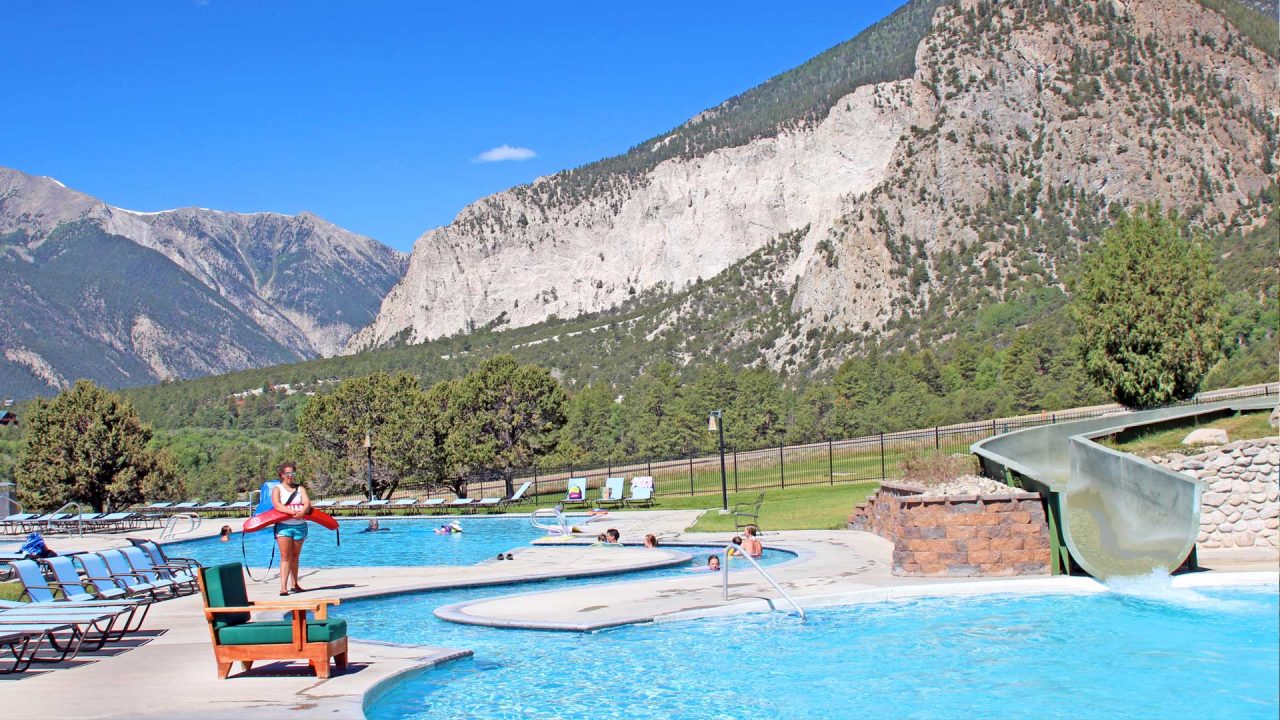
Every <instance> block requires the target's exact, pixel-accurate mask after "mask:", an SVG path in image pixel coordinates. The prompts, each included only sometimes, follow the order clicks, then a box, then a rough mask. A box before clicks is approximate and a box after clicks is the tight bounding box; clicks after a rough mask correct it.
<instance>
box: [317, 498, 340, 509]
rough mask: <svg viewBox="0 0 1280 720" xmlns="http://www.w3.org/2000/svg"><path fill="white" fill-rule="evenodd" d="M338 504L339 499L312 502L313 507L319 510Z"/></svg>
mask: <svg viewBox="0 0 1280 720" xmlns="http://www.w3.org/2000/svg"><path fill="white" fill-rule="evenodd" d="M337 504H338V501H337V500H320V501H318V502H313V503H311V507H313V508H316V509H317V510H328V509H329V508H331V507H333V506H334V505H337Z"/></svg>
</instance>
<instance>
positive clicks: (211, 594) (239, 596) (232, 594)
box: [200, 563, 249, 630]
mask: <svg viewBox="0 0 1280 720" xmlns="http://www.w3.org/2000/svg"><path fill="white" fill-rule="evenodd" d="M200 572H201V573H202V574H203V575H204V591H205V598H204V602H205V606H206V607H211V608H220V607H248V605H249V593H248V592H247V591H246V590H245V587H244V568H243V567H242V566H241V565H240V563H227V564H226V565H215V566H213V567H207V568H201V570H200ZM246 622H249V613H247V612H245V613H219V614H218V615H217V616H216V617H215V618H214V621H213V627H214V629H215V630H221V629H222V628H225V627H229V626H232V625H239V624H241V623H246Z"/></svg>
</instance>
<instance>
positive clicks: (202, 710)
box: [0, 511, 1277, 720]
mask: <svg viewBox="0 0 1280 720" xmlns="http://www.w3.org/2000/svg"><path fill="white" fill-rule="evenodd" d="M697 514H698V512H697V511H652V512H629V513H617V514H616V515H612V516H611V518H610V521H609V522H608V523H607V526H608V527H616V528H618V529H619V530H620V531H621V532H622V536H623V539H624V541H627V542H638V541H640V540H641V539H642V538H643V536H644V534H645V533H647V532H653V533H656V534H660V535H663V536H664V537H667V538H671V542H675V541H679V542H690V543H712V542H714V543H717V544H721V543H727V542H728V539H729V537H730V535H729V534H727V533H714V534H692V533H685V534H682V535H679V536H678V537H676V534H677V533H679V530H680V529H681V528H684V527H687V526H689V525H690V524H692V522H693V520H694V518H695V517H696V516H697ZM380 520H382V518H380ZM221 524H222V523H220V522H217V521H214V522H213V523H210V524H208V525H206V526H203V527H202V528H201V530H202V531H203V532H202V533H200V534H201V535H211V534H216V533H217V528H218V527H219V526H220V525H221ZM595 527H596V525H595V524H593V525H592V529H593V530H594V529H595ZM603 527H604V526H603V525H602V526H601V529H603ZM148 534H150V535H155V534H156V533H137V534H134V535H132V536H135V537H136V536H140V535H148ZM190 537H192V536H184V537H183V538H182V539H189V538H190ZM763 540H764V542H765V545H766V547H777V548H782V549H787V550H791V551H793V552H796V553H797V554H798V557H797V558H796V559H795V560H792V561H789V562H785V563H781V564H778V565H774V566H771V567H770V568H768V570H769V572H770V574H772V575H773V576H774V577H775V578H777V580H778V581H779V583H781V584H782V585H783V587H785V588H786V589H787V590H788V592H790V593H791V594H792V595H793V596H795V597H796V598H797V599H798V600H799V601H800V602H801V604H802V605H804V606H805V607H818V606H822V605H829V604H836V603H844V602H853V601H859V600H861V601H875V600H883V599H888V598H892V597H904V596H914V595H932V594H955V593H964V594H971V593H975V592H1028V591H1030V592H1073V591H1080V592H1089V591H1097V588H1099V587H1100V586H1099V585H1098V583H1096V582H1094V581H1092V580H1088V579H1086V578H1065V577H1059V578H1049V577H1043V578H1030V579H1009V578H985V579H928V578H898V577H894V576H892V575H891V574H890V572H889V567H890V562H889V560H890V553H891V549H892V548H891V545H890V544H889V543H888V542H887V541H885V540H883V539H881V538H879V537H877V536H874V535H871V534H868V533H861V532H854V531H847V530H830V531H789V532H782V533H766V534H765V535H764V536H763ZM50 542H51V544H52V545H53V547H55V549H65V550H73V549H75V550H95V549H102V548H105V547H111V546H118V545H123V544H126V543H127V541H126V540H125V538H124V537H123V536H85V537H83V538H72V539H68V538H63V537H56V538H53V539H51V541H50ZM513 550H515V553H516V555H515V557H516V559H515V560H513V561H510V562H508V561H502V562H498V561H496V560H488V561H485V562H482V563H479V564H476V565H471V566H462V567H440V566H436V567H380V568H375V567H347V568H326V569H307V568H306V564H305V559H306V558H305V553H304V557H303V568H304V570H303V576H302V582H303V585H304V586H306V587H309V588H312V590H311V591H310V592H308V593H307V594H305V595H302V596H301V597H303V598H308V597H315V598H319V597H336V598H342V599H351V598H356V597H367V596H377V595H386V594H389V593H400V592H411V591H414V590H422V589H431V588H441V587H453V586H459V585H474V584H493V583H507V582H513V581H517V580H521V579H529V578H549V577H567V576H578V575H590V574H598V573H601V572H616V571H622V570H626V569H636V568H642V567H646V566H655V565H663V564H670V563H673V562H674V563H684V562H687V554H686V553H684V552H682V551H681V549H680V548H679V547H673V546H671V545H670V542H669V543H668V546H667V547H663V548H659V549H657V550H642V549H635V548H628V549H619V548H610V547H581V546H579V547H568V546H563V545H556V544H551V545H541V544H539V545H533V546H525V547H521V548H518V549H515V548H513ZM1201 563H1202V565H1205V566H1207V567H1213V568H1218V567H1221V568H1222V569H1269V570H1270V571H1272V572H1271V573H1251V574H1250V575H1251V576H1253V579H1254V580H1255V581H1258V576H1259V575H1261V576H1263V577H1262V579H1261V581H1263V582H1269V583H1270V584H1273V585H1274V584H1275V582H1276V580H1275V577H1276V575H1275V572H1274V571H1275V570H1276V567H1277V566H1276V562H1275V561H1274V560H1272V561H1271V562H1270V565H1269V566H1268V565H1267V562H1266V559H1264V558H1227V559H1225V560H1223V561H1221V562H1218V561H1216V560H1215V558H1214V556H1213V555H1212V554H1208V555H1205V554H1202V556H1201ZM1212 574H1213V573H1202V574H1199V575H1200V576H1204V575H1212ZM1183 577H1184V578H1187V579H1190V578H1191V577H1194V576H1183ZM1179 579H1182V578H1179ZM1202 582H1203V581H1202ZM277 588H278V580H276V579H268V581H267V582H263V583H255V582H251V583H250V597H251V598H252V599H255V600H266V599H273V598H276V595H275V593H276V590H277ZM511 591H512V593H513V595H514V594H516V593H521V589H520V588H519V587H512V589H511ZM530 591H532V592H534V593H537V595H536V596H535V597H536V598H537V601H536V602H530V597H531V596H530V595H529V594H528V592H530ZM721 592H722V591H721V585H720V575H719V574H713V573H706V572H702V573H690V574H689V575H688V576H687V577H684V576H680V577H667V578H662V579H658V580H646V581H631V582H627V581H626V579H625V576H621V577H619V582H618V583H610V584H606V585H593V586H589V587H583V588H571V589H562V590H554V591H549V592H546V591H544V592H538V590H537V586H536V585H535V586H530V587H528V588H527V590H526V591H525V594H523V596H522V597H520V598H516V597H514V596H513V595H507V596H503V597H498V598H490V599H487V600H481V601H478V602H474V603H470V604H460V605H458V606H454V607H453V608H449V609H447V610H446V611H445V614H446V615H447V614H448V613H457V614H458V618H456V619H464V620H466V621H468V622H482V623H484V624H496V625H517V626H523V627H539V626H541V627H553V626H554V627H559V628H561V629H566V628H571V629H590V628H593V627H606V626H610V625H617V624H620V623H627V622H638V621H646V620H651V619H653V620H658V621H664V620H674V619H685V618H692V617H701V616H708V615H719V614H725V613H732V612H744V611H754V610H767V609H768V607H769V605H768V603H767V602H766V601H765V600H763V599H762V598H772V599H774V606H775V607H776V608H777V609H779V610H785V609H787V608H786V605H785V601H783V600H781V598H780V596H779V594H778V593H777V591H776V590H774V589H773V588H772V587H770V586H768V584H767V583H765V582H764V581H763V580H762V579H761V578H760V576H759V575H758V574H757V573H756V572H755V571H754V570H752V569H749V568H744V569H742V570H737V571H735V572H734V573H732V574H731V576H730V600H729V601H728V602H727V603H726V602H725V601H724V600H723V599H722V595H721ZM200 608H201V603H200V600H199V597H198V596H188V597H184V598H178V599H174V600H167V601H164V602H161V603H157V604H156V605H155V607H154V608H153V609H152V611H151V614H150V616H148V618H147V621H146V623H145V625H144V629H143V631H142V632H140V633H137V634H135V635H133V636H130V637H129V638H126V639H125V641H123V642H121V643H115V644H108V646H107V648H106V649H105V650H104V651H103V652H101V653H86V654H82V655H81V657H80V658H79V659H78V660H76V661H74V662H71V663H60V664H57V665H36V666H35V667H33V668H32V670H29V671H27V672H26V673H24V674H20V675H13V676H0V705H2V706H3V707H5V708H6V709H7V711H8V712H7V714H8V715H9V716H12V717H43V718H64V717H65V718H86V719H88V718H125V717H130V718H147V719H150V718H172V717H183V718H197V719H203V718H221V717H230V716H234V717H238V718H247V719H249V720H253V719H256V718H285V717H313V716H321V715H323V716H325V717H331V718H341V719H344V720H345V719H346V718H351V719H353V720H354V719H360V718H363V717H364V714H363V705H364V699H365V696H366V693H369V692H370V691H373V690H375V688H377V687H378V686H380V685H382V684H384V682H385V681H387V680H389V679H392V678H394V677H395V676H397V675H399V674H402V673H405V672H410V671H412V670H414V669H417V668H421V667H426V666H430V665H433V664H436V663H440V662H444V661H447V660H450V659H453V658H457V657H460V656H465V655H467V654H469V652H470V651H469V650H468V649H466V648H438V647H423V646H405V645H395V644H390V643H377V642H368V641H362V640H360V636H361V632H360V628H359V627H352V628H351V635H352V643H351V649H350V655H351V668H350V670H349V671H348V672H347V673H345V674H341V675H339V674H334V676H333V677H332V678H330V679H329V680H326V681H321V680H317V679H316V678H315V677H314V676H312V675H311V673H310V671H309V669H308V668H307V667H306V666H305V665H303V664H301V663H266V664H264V665H260V666H256V667H255V668H254V670H253V671H252V672H250V673H247V674H242V673H240V672H239V666H237V667H236V668H235V669H234V670H233V673H236V674H234V675H233V676H232V677H231V678H229V679H227V680H219V679H218V678H217V675H216V673H215V669H214V662H213V652H212V649H211V648H210V643H209V633H208V628H207V625H206V623H205V621H204V618H203V614H202V613H201V610H200ZM340 610H341V609H340V608H339V612H340Z"/></svg>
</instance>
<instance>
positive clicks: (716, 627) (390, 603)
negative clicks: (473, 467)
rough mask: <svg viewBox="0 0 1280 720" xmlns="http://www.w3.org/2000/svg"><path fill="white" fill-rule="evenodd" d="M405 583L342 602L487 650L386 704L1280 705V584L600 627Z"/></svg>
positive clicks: (377, 719)
mask: <svg viewBox="0 0 1280 720" xmlns="http://www.w3.org/2000/svg"><path fill="white" fill-rule="evenodd" d="M530 589H534V588H530ZM510 591H511V589H510V588H508V589H506V592H510ZM459 592H460V591H453V592H452V593H440V594H436V595H435V597H434V598H433V599H432V600H431V601H430V602H429V603H428V604H434V605H441V604H445V603H446V602H456V601H458V600H461V599H464V598H463V597H461V596H457V594H458V593H459ZM589 592H590V590H589V589H588V588H584V594H586V593H589ZM490 594H500V593H499V592H494V591H492V590H491V592H490ZM451 596H457V597H456V599H451ZM470 596H475V595H474V591H473V592H472V594H471V595H470ZM397 600H398V599H397V598H387V599H384V600H379V601H369V602H366V603H354V604H353V605H352V606H347V605H344V606H343V607H342V608H341V609H342V610H343V611H344V613H343V614H344V616H346V617H348V622H349V623H351V627H352V632H353V634H355V635H356V636H358V637H369V638H376V639H383V640H388V641H397V642H409V643H415V642H416V643H422V644H428V645H436V646H441V645H443V646H453V647H467V648H472V649H474V650H475V653H476V654H475V657H474V658H473V659H469V660H463V661H458V662H454V663H449V664H447V665H445V666H444V667H442V668H439V669H435V670H430V671H427V672H423V673H419V674H417V675H414V676H411V677H410V678H409V679H408V680H406V681H405V682H403V683H402V684H400V685H399V686H397V687H395V688H394V689H392V690H391V691H389V692H388V693H386V694H384V695H383V696H381V697H380V698H379V699H377V700H376V702H375V703H374V704H372V705H371V706H370V707H369V708H368V709H367V712H368V716H369V718H370V720H404V719H407V718H423V719H425V718H565V719H570V718H584V719H586V718H591V719H595V718H610V720H627V719H630V718H636V719H640V718H645V719H647V718H699V719H701V718H759V719H765V718H768V719H780V718H846V717H847V718H855V717H856V718H1005V717H1023V716H1025V717H1034V718H1037V719H1039V718H1071V719H1076V718H1164V719H1176V718H1187V719H1188V720H1212V719H1215V718H1222V719H1224V720H1226V719H1231V720H1237V719H1240V718H1267V719H1269V720H1274V718H1276V717H1277V715H1278V713H1280V703H1278V702H1277V695H1278V694H1280V682H1278V681H1277V678H1278V677H1280V658H1278V655H1280V649H1278V648H1280V628H1278V626H1277V616H1278V615H1280V606H1278V604H1277V596H1276V593H1275V591H1274V589H1272V590H1270V591H1255V590H1212V591H1168V592H1164V593H1162V594H1159V595H1157V596H1142V595H1132V594H1125V593H1119V592H1110V593H1105V594H1100V595H1088V596H1061V595H1055V596H992V597H984V598H962V599H928V600H917V601H911V602H902V603H885V604H876V605H864V606H851V607H845V608H835V609H826V610H818V611H814V612H812V613H811V614H810V616H809V619H808V620H806V621H800V620H799V619H797V618H794V617H792V616H787V615H781V614H770V615H764V614H759V615H747V616H739V617H731V618H719V619H709V620H700V621H692V622H681V623H670V624H661V625H645V626H632V627H626V628H620V629H615V630H610V631H604V632H599V633H594V634H587V635H581V634H571V633H551V632H539V631H522V630H496V629H491V628H478V627H470V626H462V625H453V624H450V623H443V622H440V621H437V620H435V619H434V618H432V617H431V616H430V615H429V613H427V614H424V610H425V608H424V606H423V604H422V603H420V602H397Z"/></svg>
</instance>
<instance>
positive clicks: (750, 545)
mask: <svg viewBox="0 0 1280 720" xmlns="http://www.w3.org/2000/svg"><path fill="white" fill-rule="evenodd" d="M759 532H760V528H758V527H756V526H755V525H748V526H746V527H745V528H743V529H742V534H743V535H746V537H744V538H743V539H742V549H743V550H744V551H746V553H747V554H748V555H750V556H751V557H753V558H758V557H760V556H761V555H763V554H764V545H763V544H761V542H760V538H758V537H756V534H757V533H759Z"/></svg>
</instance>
